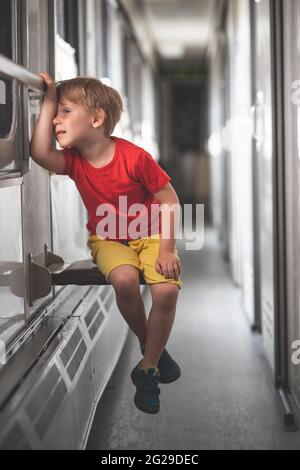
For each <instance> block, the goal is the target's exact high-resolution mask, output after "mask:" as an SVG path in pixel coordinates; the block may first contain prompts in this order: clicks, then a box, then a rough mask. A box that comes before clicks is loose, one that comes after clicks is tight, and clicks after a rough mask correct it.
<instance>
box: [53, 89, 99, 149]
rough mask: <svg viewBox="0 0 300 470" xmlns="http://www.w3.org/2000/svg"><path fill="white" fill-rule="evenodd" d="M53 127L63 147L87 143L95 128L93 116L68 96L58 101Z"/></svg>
mask: <svg viewBox="0 0 300 470" xmlns="http://www.w3.org/2000/svg"><path fill="white" fill-rule="evenodd" d="M53 127H54V133H55V137H56V140H57V141H58V143H59V145H60V146H61V147H62V148H67V147H76V146H80V145H82V144H85V143H86V142H87V141H88V140H89V138H91V133H92V130H93V126H92V118H91V116H90V115H89V114H88V113H87V112H86V111H85V109H83V108H82V107H81V106H79V105H78V104H75V103H72V102H71V101H69V100H67V99H66V98H63V99H62V100H61V101H60V102H59V103H58V107H57V112H56V116H55V118H54V119H53Z"/></svg>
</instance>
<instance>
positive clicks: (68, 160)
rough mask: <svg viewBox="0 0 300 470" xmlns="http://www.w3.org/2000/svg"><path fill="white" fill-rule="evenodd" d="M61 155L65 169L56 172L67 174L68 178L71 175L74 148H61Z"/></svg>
mask: <svg viewBox="0 0 300 470" xmlns="http://www.w3.org/2000/svg"><path fill="white" fill-rule="evenodd" d="M62 153H63V156H64V158H65V169H64V171H63V172H62V173H58V174H59V175H68V176H70V178H72V176H73V166H74V159H75V156H76V155H75V154H76V152H74V149H72V148H69V149H63V150H62Z"/></svg>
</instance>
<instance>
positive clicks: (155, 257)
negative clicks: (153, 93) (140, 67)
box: [30, 72, 181, 413]
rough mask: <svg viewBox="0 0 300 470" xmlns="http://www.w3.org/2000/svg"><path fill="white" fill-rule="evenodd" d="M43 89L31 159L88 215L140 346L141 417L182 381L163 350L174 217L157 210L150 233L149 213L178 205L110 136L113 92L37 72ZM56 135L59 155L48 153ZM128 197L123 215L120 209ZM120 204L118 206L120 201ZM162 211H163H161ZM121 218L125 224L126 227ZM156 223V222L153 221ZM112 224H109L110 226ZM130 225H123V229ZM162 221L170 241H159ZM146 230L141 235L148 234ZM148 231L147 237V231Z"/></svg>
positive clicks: (152, 171) (165, 185)
mask: <svg viewBox="0 0 300 470" xmlns="http://www.w3.org/2000/svg"><path fill="white" fill-rule="evenodd" d="M40 76H41V77H42V78H43V80H44V82H45V83H46V85H47V90H46V93H45V97H44V102H43V105H42V108H41V113H40V116H39V119H38V121H37V123H36V126H35V130H34V134H33V136H32V141H31V148H30V150H31V157H32V158H33V159H34V160H35V161H36V162H37V163H38V164H39V165H40V166H42V167H43V168H45V169H47V170H49V171H52V172H55V173H58V174H65V175H68V176H69V177H70V178H72V179H73V180H74V182H75V184H76V186H77V188H78V190H79V192H80V194H81V197H82V199H83V202H84V204H85V206H86V208H87V211H88V215H89V221H88V223H87V229H88V230H89V232H90V236H89V239H88V242H87V244H88V246H89V248H90V250H91V255H92V257H93V260H94V261H95V262H96V263H97V265H98V267H99V269H100V271H101V272H103V273H104V275H105V277H106V279H107V280H108V281H109V282H110V283H111V284H112V286H113V288H114V290H115V293H116V301H117V305H118V307H119V309H120V312H121V314H122V316H123V317H124V319H125V321H126V322H127V323H128V325H129V327H130V328H131V330H132V331H133V332H134V333H135V334H136V336H137V337H138V339H139V341H140V347H141V351H142V354H143V355H144V357H143V359H142V360H141V361H140V362H139V364H138V365H137V366H136V367H135V368H134V369H133V371H132V373H131V378H132V381H133V383H134V385H135V386H136V393H135V397H134V402H135V405H136V406H137V407H138V408H139V409H140V410H142V411H144V412H146V413H157V412H158V411H159V394H160V389H159V387H158V383H159V382H161V383H170V382H173V381H174V380H176V379H177V378H178V377H179V376H180V368H179V366H178V364H177V363H176V362H175V361H174V360H173V359H172V358H171V356H170V355H169V354H168V352H167V351H166V349H165V345H166V343H167V341H168V338H169V335H170V333H171V329H172V325H173V322H174V317H175V309H176V302H177V298H178V291H179V289H180V288H181V280H180V279H179V274H180V262H179V258H178V256H177V249H176V246H175V233H174V224H173V221H174V214H172V212H171V213H170V212H168V211H166V210H165V212H164V211H163V210H162V213H161V214H162V220H160V216H159V215H158V220H156V227H154V229H153V226H152V225H151V232H150V235H151V236H149V230H148V229H149V225H150V219H151V223H152V222H153V220H155V215H154V216H153V214H151V217H149V210H150V209H152V207H153V206H155V204H156V207H159V205H158V204H157V203H160V204H163V206H164V207H165V208H169V207H170V206H172V205H173V204H179V200H178V197H177V195H176V193H175V191H174V189H173V187H172V186H171V185H170V183H169V181H170V177H169V176H168V175H167V174H166V173H165V172H164V171H163V170H162V168H161V167H160V166H159V165H158V164H157V163H156V162H155V160H154V159H153V158H152V157H151V156H150V155H149V154H147V152H145V151H144V150H143V149H141V148H140V147H137V146H136V145H134V144H132V143H130V142H128V141H126V140H124V139H120V138H117V137H111V134H112V132H113V130H114V127H115V125H116V124H117V122H118V121H119V119H120V116H121V113H122V100H121V97H120V95H119V94H118V92H117V91H116V90H114V89H113V88H111V87H108V86H106V85H104V84H103V83H101V82H100V81H99V80H96V79H93V78H84V77H78V78H74V79H71V80H65V81H63V82H60V83H59V84H58V85H57V86H55V83H54V81H53V79H52V78H51V77H50V75H49V74H48V73H46V72H43V73H40ZM53 130H54V133H55V136H56V139H57V141H58V143H59V145H60V147H61V149H62V150H61V151H59V150H56V149H55V148H52V147H51V136H52V131H53ZM124 196H125V197H126V202H127V205H128V208H129V210H128V211H127V206H126V209H125V210H124V206H123V208H122V209H120V204H119V206H118V203H120V200H121V199H122V197H123V198H124ZM122 202H124V201H123V200H122ZM137 203H139V204H141V203H142V204H143V206H142V210H141V213H143V208H144V209H145V210H144V214H143V217H142V220H140V225H141V226H143V230H144V233H143V230H142V232H139V233H138V235H137V236H136V231H135V233H134V230H132V228H133V227H135V228H137V225H138V224H137V225H136V222H137V217H135V215H134V214H132V212H131V209H130V207H133V204H137ZM163 206H161V207H163ZM103 208H105V210H106V212H107V211H109V210H110V209H113V210H114V214H113V216H114V217H115V218H116V220H117V222H119V224H117V225H118V230H116V224H113V227H112V228H111V226H110V229H109V232H108V233H107V232H105V231H104V227H106V226H107V223H106V224H104V222H106V219H105V217H104V212H105V211H104V212H103ZM124 218H125V225H124ZM156 219H157V218H156ZM111 220H112V221H114V222H116V220H115V219H113V218H112V217H111V219H110V221H111ZM128 221H129V222H130V223H129V222H128ZM162 221H163V222H167V227H168V229H169V230H170V231H169V235H170V236H169V237H168V238H167V237H165V238H163V237H162V236H161V222H162ZM146 229H147V230H146ZM145 230H146V231H145ZM139 270H142V271H143V274H144V278H145V280H146V282H147V284H149V286H150V290H151V295H152V301H153V304H152V308H151V311H150V314H149V319H148V322H147V317H146V314H145V309H144V303H143V300H142V298H141V295H140V286H139Z"/></svg>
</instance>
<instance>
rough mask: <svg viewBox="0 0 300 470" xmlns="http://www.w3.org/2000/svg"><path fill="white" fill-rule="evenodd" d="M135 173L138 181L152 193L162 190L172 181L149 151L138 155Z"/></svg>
mask: <svg viewBox="0 0 300 470" xmlns="http://www.w3.org/2000/svg"><path fill="white" fill-rule="evenodd" d="M135 173H136V177H137V179H138V181H140V182H141V183H142V185H143V186H144V187H145V188H146V189H148V191H149V192H150V193H152V194H154V193H156V192H157V191H160V190H161V189H162V188H164V187H165V186H166V185H167V184H168V183H169V182H170V181H171V178H170V176H169V175H168V174H167V173H166V172H165V171H164V170H163V169H162V168H161V166H160V165H159V164H158V163H157V162H156V160H154V158H153V157H152V156H151V155H150V154H149V153H147V152H143V153H141V154H140V155H139V156H138V158H137V160H136V168H135Z"/></svg>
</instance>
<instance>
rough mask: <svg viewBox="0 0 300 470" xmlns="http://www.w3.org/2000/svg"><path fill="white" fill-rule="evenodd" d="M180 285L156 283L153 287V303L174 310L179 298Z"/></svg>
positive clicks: (164, 308)
mask: <svg viewBox="0 0 300 470" xmlns="http://www.w3.org/2000/svg"><path fill="white" fill-rule="evenodd" d="M178 291H179V289H178V286H177V285H175V284H167V283H166V284H156V285H155V288H152V300H153V304H155V305H157V306H159V307H160V308H161V309H163V310H166V311H168V310H173V309H174V308H175V307H176V302H177V299H178Z"/></svg>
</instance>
